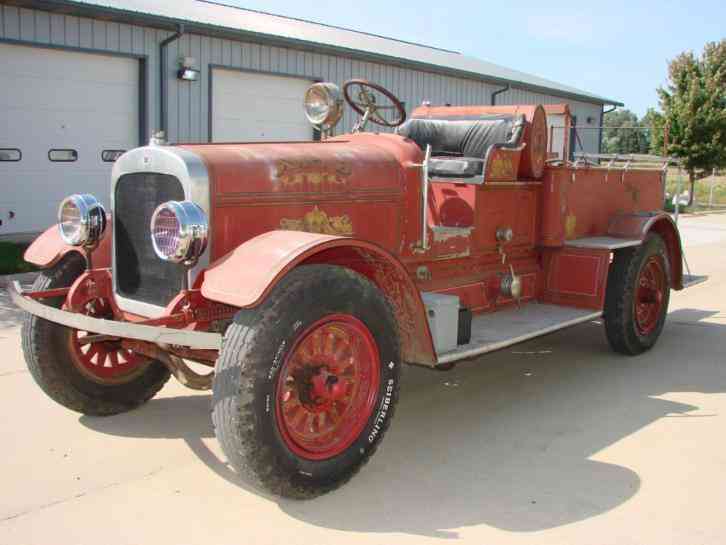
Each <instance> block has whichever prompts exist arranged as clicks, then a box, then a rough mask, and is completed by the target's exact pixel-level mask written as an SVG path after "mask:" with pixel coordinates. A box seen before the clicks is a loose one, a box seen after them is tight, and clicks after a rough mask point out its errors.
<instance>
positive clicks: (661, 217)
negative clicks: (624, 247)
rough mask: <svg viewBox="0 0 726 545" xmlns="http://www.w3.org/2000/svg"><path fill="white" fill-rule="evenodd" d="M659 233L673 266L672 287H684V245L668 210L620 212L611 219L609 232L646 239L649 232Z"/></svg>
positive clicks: (618, 235) (610, 233)
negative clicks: (638, 212) (644, 212)
mask: <svg viewBox="0 0 726 545" xmlns="http://www.w3.org/2000/svg"><path fill="white" fill-rule="evenodd" d="M650 232H654V233H658V234H659V235H660V236H661V238H662V239H663V241H664V242H665V243H666V247H667V248H668V257H669V261H670V266H671V287H672V288H673V289H674V290H682V289H683V246H682V245H681V235H680V233H679V231H678V226H677V225H676V223H675V222H674V221H673V218H672V217H671V216H670V214H668V213H667V212H660V211H659V212H650V213H646V214H642V213H640V214H637V213H636V214H618V215H617V216H615V217H614V218H613V219H612V220H611V221H610V226H609V228H608V234H609V235H610V236H614V237H623V238H639V239H640V240H644V239H645V237H646V236H648V233H650Z"/></svg>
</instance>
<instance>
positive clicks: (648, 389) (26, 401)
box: [0, 216, 726, 545]
mask: <svg viewBox="0 0 726 545" xmlns="http://www.w3.org/2000/svg"><path fill="white" fill-rule="evenodd" d="M681 221H682V229H683V233H684V237H685V239H686V244H687V249H688V259H689V262H690V265H691V268H692V269H693V270H694V271H697V272H699V273H705V274H710V275H711V280H710V282H709V283H707V284H704V285H701V286H698V287H695V288H692V289H690V290H688V291H685V292H681V293H674V294H673V296H672V299H671V313H670V316H669V320H668V322H667V325H666V328H665V331H664V333H663V336H662V337H661V340H660V342H659V344H658V345H657V347H656V348H655V349H653V350H652V351H651V352H649V353H647V354H645V355H643V356H641V357H637V358H626V357H622V356H619V355H615V354H613V353H611V352H610V350H609V348H608V346H607V344H606V341H605V338H604V335H603V331H602V327H601V326H600V325H598V324H596V323H588V324H584V325H582V326H578V327H576V328H574V329H570V330H566V331H563V332H559V333H556V334H553V335H550V336H548V337H545V338H540V339H536V340H533V341H531V342H527V343H526V344H522V345H519V346H516V347H513V348H511V349H508V350H504V351H501V352H499V353H496V354H493V355H490V356H488V357H485V358H481V359H480V360H478V361H476V362H473V363H469V364H465V365H462V366H459V367H457V368H456V369H455V370H453V371H451V372H449V373H439V372H432V371H428V370H425V369H419V368H407V369H406V374H405V380H404V385H403V389H402V393H401V402H400V404H399V407H398V412H397V414H396V419H395V420H394V423H393V426H392V428H391V430H390V431H389V433H388V435H387V437H386V439H385V441H384V442H383V445H382V448H381V449H380V450H379V451H378V453H377V454H376V455H375V456H374V457H373V459H372V460H371V462H370V463H369V464H368V465H367V466H366V467H365V468H364V469H363V470H362V471H361V472H360V474H359V475H358V476H357V477H356V478H354V479H353V481H351V482H350V483H349V484H348V485H346V486H344V487H343V488H342V489H340V490H339V491H337V492H334V493H332V494H329V495H327V496H324V497H322V498H319V499H316V500H313V501H308V502H292V501H286V500H279V499H275V498H271V497H266V496H263V495H260V494H259V493H258V492H255V491H252V490H249V489H248V488H246V487H245V485H244V484H242V483H240V482H239V480H238V479H237V477H236V475H235V474H234V473H233V472H232V471H231V470H230V469H229V468H228V466H227V465H226V464H225V460H224V457H223V456H222V455H221V452H220V449H219V448H218V446H217V443H216V441H215V439H214V434H213V431H212V427H211V424H210V421H209V401H210V399H209V395H208V394H204V393H202V394H197V393H194V392H191V391H189V390H186V389H184V388H183V387H181V386H179V385H177V384H176V383H174V382H170V383H169V385H168V386H166V387H165V388H164V390H163V391H162V392H161V394H160V395H159V396H158V397H157V398H156V399H154V400H152V401H151V402H150V403H149V404H148V405H146V406H145V407H143V408H141V409H139V410H136V411H133V412H131V413H128V414H124V415H120V416H115V417H110V418H90V417H86V416H80V415H78V414H75V413H72V412H70V411H67V410H65V409H63V408H62V407H60V406H57V405H55V404H54V403H52V402H51V401H50V400H49V399H47V398H46V397H45V396H44V395H43V394H42V393H41V391H40V390H39V389H38V388H37V387H36V386H35V384H34V383H33V381H32V379H31V377H30V375H29V374H28V373H27V371H26V370H25V364H24V362H23V359H22V354H21V351H20V340H19V334H18V333H19V327H18V322H19V318H20V316H19V315H18V313H16V312H15V311H14V310H13V309H12V308H10V307H9V303H8V300H7V296H6V294H4V293H3V294H1V295H0V297H2V298H1V299H0V353H1V354H2V361H1V363H0V409H1V411H2V414H3V417H2V421H1V423H0V439H1V440H2V462H1V463H0V490H2V494H1V495H0V543H1V544H4V545H12V544H18V545H20V544H35V543H37V544H53V545H60V544H70V543H73V544H94V545H99V544H103V545H113V544H147V543H148V544H150V543H154V544H165V543H169V544H185V545H186V544H196V543H200V544H201V543H204V544H224V543H235V544H239V543H254V544H266V543H288V544H305V543H315V544H316V545H323V544H327V543H331V544H332V543H335V544H341V543H345V544H349V543H351V544H352V543H371V544H381V543H391V542H394V541H395V542H396V543H415V544H423V543H428V542H434V541H436V540H446V539H457V540H464V541H467V542H471V543H477V544H508V543H537V544H538V545H542V544H549V543H551V544H557V545H562V544H568V543H577V544H588V545H589V544H610V543H612V544H618V545H626V544H646V543H649V544H650V543H652V544H656V543H657V544H658V545H666V544H677V545H684V544H691V543H694V544H695V543H697V544H723V543H724V542H726V516H724V514H725V511H724V507H725V506H726V486H725V485H726V448H725V447H726V433H725V431H726V361H725V359H726V216H704V217H699V218H682V220H681Z"/></svg>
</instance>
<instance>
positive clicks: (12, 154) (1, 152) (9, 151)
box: [0, 148, 23, 163]
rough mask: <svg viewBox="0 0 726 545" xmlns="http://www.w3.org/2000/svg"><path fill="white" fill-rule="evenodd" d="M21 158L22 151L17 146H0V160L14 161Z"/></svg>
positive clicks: (5, 161) (4, 161)
mask: <svg viewBox="0 0 726 545" xmlns="http://www.w3.org/2000/svg"><path fill="white" fill-rule="evenodd" d="M22 158H23V153H22V152H21V151H20V150H19V149H17V148H0V162H3V163H16V162H18V161H20V160H21V159H22Z"/></svg>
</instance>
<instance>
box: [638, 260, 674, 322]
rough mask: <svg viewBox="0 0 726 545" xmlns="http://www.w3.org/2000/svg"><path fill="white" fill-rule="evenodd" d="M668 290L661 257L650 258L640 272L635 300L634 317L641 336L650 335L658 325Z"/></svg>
mask: <svg viewBox="0 0 726 545" xmlns="http://www.w3.org/2000/svg"><path fill="white" fill-rule="evenodd" d="M666 289H667V288H666V275H665V270H664V268H663V263H662V262H661V259H660V257H659V256H657V255H653V256H650V258H649V259H648V260H647V261H646V262H645V264H644V265H643V268H642V269H641V271H640V274H639V276H638V285H637V288H636V292H635V297H634V298H633V307H634V308H633V316H634V317H635V325H636V327H637V328H638V333H640V334H641V335H649V334H650V333H652V332H653V331H654V330H655V328H656V326H657V325H658V320H659V318H660V315H661V313H662V311H663V302H664V300H665V290H666Z"/></svg>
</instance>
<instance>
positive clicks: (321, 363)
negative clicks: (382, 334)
mask: <svg viewBox="0 0 726 545" xmlns="http://www.w3.org/2000/svg"><path fill="white" fill-rule="evenodd" d="M379 385H380V357H379V354H378V348H377V346H376V343H375V340H374V339H373V336H372V335H371V333H370V331H369V330H368V328H367V327H366V326H365V325H364V324H363V322H361V321H360V320H358V319H357V318H355V317H353V316H350V315H347V314H334V315H330V316H327V317H325V318H323V319H321V320H318V321H317V322H315V323H314V324H312V325H311V326H310V327H308V328H307V329H306V330H305V331H304V332H303V333H302V334H301V335H300V336H299V337H298V340H297V341H296V342H295V344H294V345H293V347H292V349H291V350H290V351H289V352H288V355H287V357H286V359H285V361H284V363H283V365H282V368H281V370H280V374H279V378H278V383H277V390H276V391H277V394H276V396H277V403H276V418H277V423H278V428H279V430H280V433H281V435H282V438H283V440H284V442H285V444H286V446H287V447H288V448H289V449H290V450H291V451H292V452H294V453H295V454H297V455H298V456H300V457H302V458H306V459H308V460H324V459H328V458H332V457H333V456H336V455H338V454H340V453H341V452H343V451H344V450H345V449H347V448H348V447H349V446H350V445H351V444H352V443H353V441H355V439H356V438H357V437H358V436H359V435H360V433H361V431H362V430H363V428H364V427H365V425H366V422H367V421H368V419H369V418H370V416H371V413H372V412H373V408H374V405H375V400H376V395H377V392H378V388H379Z"/></svg>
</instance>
